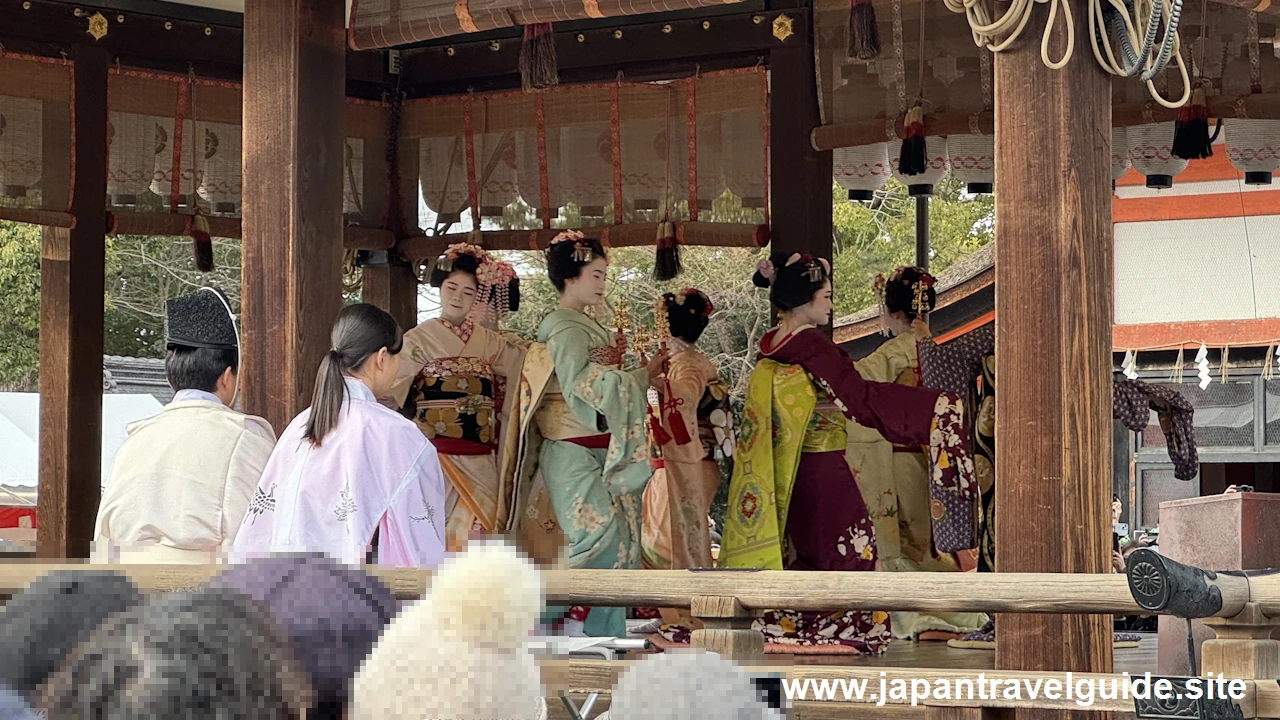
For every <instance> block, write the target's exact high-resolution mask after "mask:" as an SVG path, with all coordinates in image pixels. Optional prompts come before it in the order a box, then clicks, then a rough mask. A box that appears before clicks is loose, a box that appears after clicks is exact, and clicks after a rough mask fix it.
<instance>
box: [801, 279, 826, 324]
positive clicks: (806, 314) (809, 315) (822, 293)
mask: <svg viewBox="0 0 1280 720" xmlns="http://www.w3.org/2000/svg"><path fill="white" fill-rule="evenodd" d="M833 308H834V305H832V302H831V281H830V280H828V281H826V282H824V283H822V288H821V289H819V290H818V292H816V293H814V296H813V300H810V301H809V303H808V304H806V305H801V306H800V307H798V308H796V309H795V310H792V313H794V314H795V316H796V319H797V320H800V321H801V322H802V323H803V324H806V325H818V326H822V325H826V324H827V323H828V322H830V321H831V310H832V309H833Z"/></svg>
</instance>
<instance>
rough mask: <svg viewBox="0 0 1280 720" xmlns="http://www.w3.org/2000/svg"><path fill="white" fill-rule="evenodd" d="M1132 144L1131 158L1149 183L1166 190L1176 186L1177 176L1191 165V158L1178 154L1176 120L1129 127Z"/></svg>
mask: <svg viewBox="0 0 1280 720" xmlns="http://www.w3.org/2000/svg"><path fill="white" fill-rule="evenodd" d="M1125 139H1126V140H1127V141H1128V145H1129V162H1131V163H1133V169H1134V170H1137V171H1138V172H1140V173H1142V174H1143V176H1145V177H1146V178H1147V187H1149V188H1154V189H1157V190H1163V189H1167V188H1171V187H1173V177H1174V176H1175V175H1177V174H1178V173H1180V172H1182V171H1183V170H1186V169H1187V161H1186V160H1183V159H1182V158H1179V157H1175V156H1174V155H1173V152H1172V151H1171V150H1170V146H1171V145H1173V122H1172V121H1170V122H1163V123H1155V124H1152V125H1134V126H1133V127H1130V128H1128V129H1127V130H1125Z"/></svg>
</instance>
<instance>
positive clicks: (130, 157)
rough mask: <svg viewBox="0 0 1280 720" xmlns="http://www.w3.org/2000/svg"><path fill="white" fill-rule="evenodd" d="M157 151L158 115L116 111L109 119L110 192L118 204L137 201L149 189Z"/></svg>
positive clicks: (108, 190)
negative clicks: (155, 116) (149, 115)
mask: <svg viewBox="0 0 1280 720" xmlns="http://www.w3.org/2000/svg"><path fill="white" fill-rule="evenodd" d="M155 154H156V118H154V117H148V116H146V115H137V114H135V113H123V112H113V113H111V116H110V118H109V119H108V121H107V158H108V160H107V195H108V196H109V197H110V198H111V204H112V205H114V206H116V207H132V206H135V205H137V204H138V196H139V195H142V194H143V193H146V192H147V191H148V190H150V185H151V178H152V171H153V169H154V165H155Z"/></svg>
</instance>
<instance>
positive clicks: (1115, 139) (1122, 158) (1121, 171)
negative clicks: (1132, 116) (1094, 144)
mask: <svg viewBox="0 0 1280 720" xmlns="http://www.w3.org/2000/svg"><path fill="white" fill-rule="evenodd" d="M1125 137H1126V136H1125V132H1124V128H1122V127H1113V128H1111V189H1112V190H1115V189H1116V181H1117V180H1119V179H1120V178H1122V177H1124V176H1125V175H1126V174H1128V172H1129V168H1131V167H1133V163H1131V162H1129V146H1128V144H1127V143H1126V140H1125Z"/></svg>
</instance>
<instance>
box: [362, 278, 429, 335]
mask: <svg viewBox="0 0 1280 720" xmlns="http://www.w3.org/2000/svg"><path fill="white" fill-rule="evenodd" d="M363 278H364V286H363V287H362V288H361V290H360V299H361V300H362V301H363V302H367V303H370V304H372V305H377V306H378V307H380V308H382V309H383V310H386V311H387V312H389V313H391V316H392V317H394V318H395V319H396V322H398V323H400V329H401V330H408V329H409V328H411V327H413V326H415V325H417V324H418V278H417V276H415V275H414V274H413V270H412V269H410V268H409V267H408V266H407V265H404V264H402V263H398V262H393V263H391V264H388V265H368V266H365V268H364V269H363Z"/></svg>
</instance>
